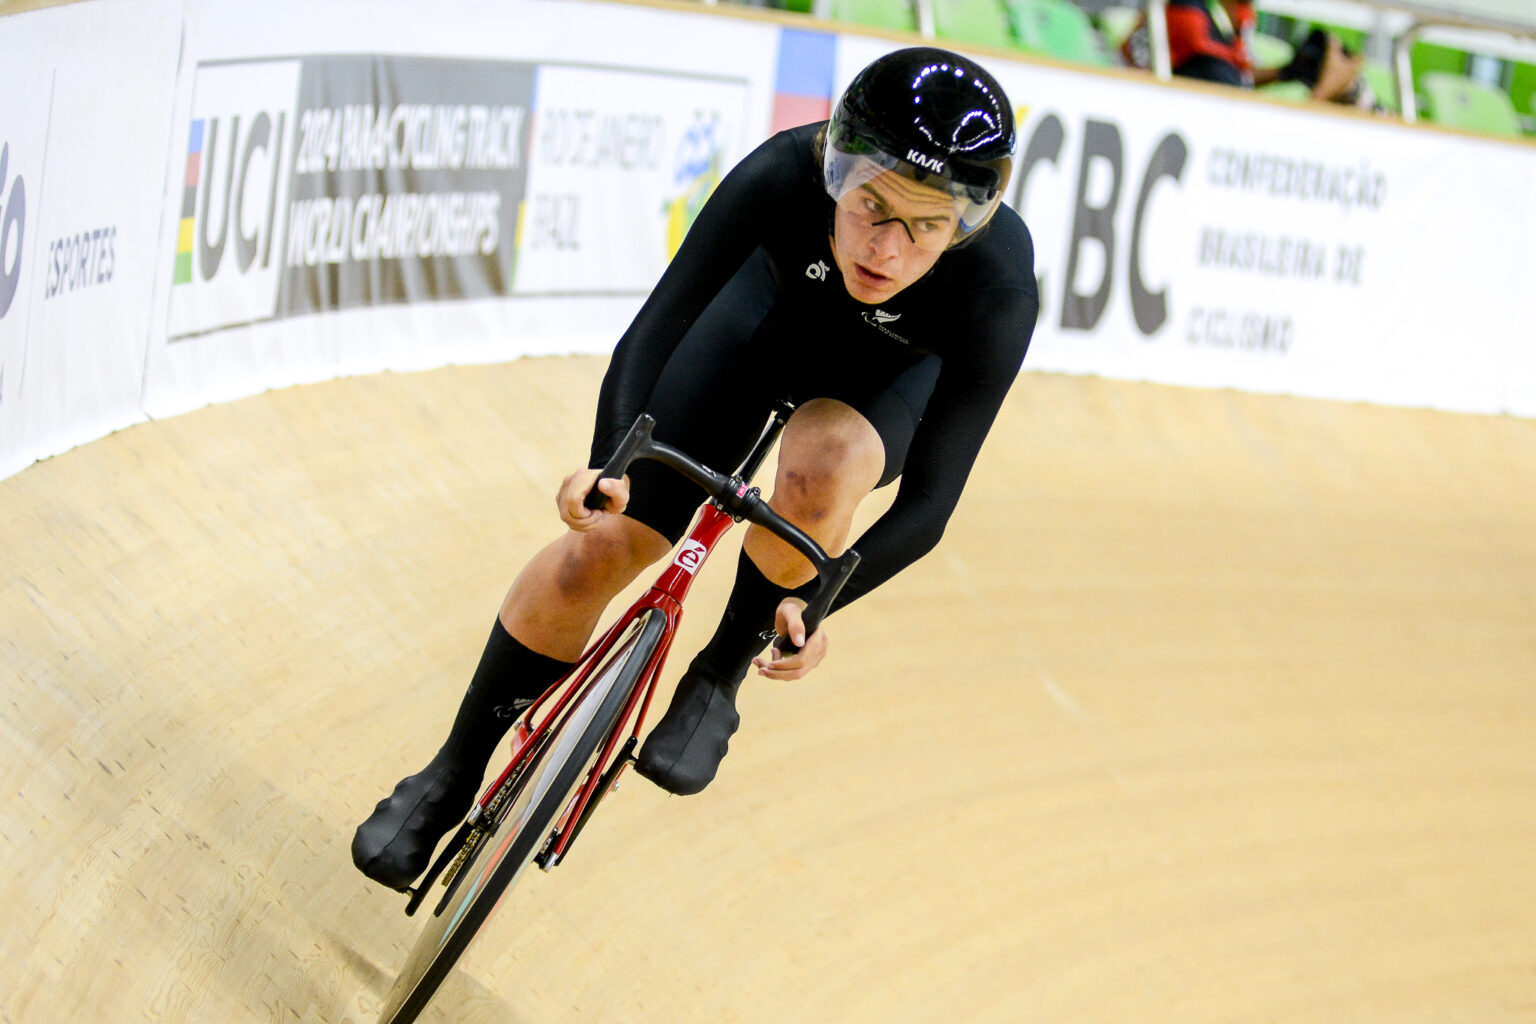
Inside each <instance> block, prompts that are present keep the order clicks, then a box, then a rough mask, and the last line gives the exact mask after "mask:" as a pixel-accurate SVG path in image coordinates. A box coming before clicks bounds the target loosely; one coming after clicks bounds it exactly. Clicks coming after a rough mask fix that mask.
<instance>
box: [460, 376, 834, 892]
mask: <svg viewBox="0 0 1536 1024" xmlns="http://www.w3.org/2000/svg"><path fill="white" fill-rule="evenodd" d="M793 408H794V407H793V406H792V405H790V404H789V403H787V402H786V403H780V404H779V405H778V406H777V407H776V408H775V410H774V415H773V419H772V420H771V421H770V422H769V424H768V425H767V426H766V427H765V428H764V430H763V433H762V435H761V436H760V437H759V438H758V441H757V444H756V445H755V446H754V447H753V449H752V453H751V454H750V455H748V456H747V458H746V461H744V462H743V463H742V466H741V468H740V470H738V474H739V475H737V476H732V477H728V478H727V477H724V476H722V475H720V474H717V473H715V472H714V471H713V470H710V469H708V468H707V467H704V466H702V465H700V464H699V463H697V462H694V461H693V460H692V459H690V458H688V457H687V456H686V455H683V454H682V453H681V452H678V451H677V450H676V449H673V448H669V447H668V446H666V445H663V444H659V443H657V442H654V441H652V440H651V438H650V432H651V428H652V426H654V421H653V420H651V418H650V417H649V416H642V417H640V419H639V420H637V421H636V423H635V426H634V427H633V428H632V429H631V430H630V432H629V435H628V436H627V437H626V438H625V439H624V442H623V443H622V444H621V445H620V447H619V453H618V454H617V455H615V456H614V458H613V460H612V461H610V463H609V464H608V465H607V466H606V467H604V469H603V472H602V475H603V476H604V477H618V476H622V475H623V473H624V472H625V471H626V470H627V469H628V466H629V463H630V462H631V461H632V460H634V459H635V458H654V459H658V460H660V461H662V462H664V463H666V464H667V465H669V466H671V467H672V468H673V469H675V470H677V471H678V472H680V473H682V474H683V475H685V476H687V477H688V478H689V479H691V480H693V481H694V482H695V483H698V484H699V485H700V486H701V487H704V489H705V491H706V492H707V493H708V494H709V495H710V497H709V499H708V500H707V501H706V502H705V503H704V507H703V510H702V511H701V512H700V513H699V517H698V520H697V521H696V522H695V523H694V526H693V529H692V530H690V531H689V533H688V536H687V537H686V538H684V540H683V542H682V544H681V545H679V546H678V548H677V551H676V553H675V554H674V555H673V557H672V561H671V564H669V565H668V566H667V568H666V569H664V570H663V571H662V573H661V575H660V576H659V577H658V578H657V580H656V582H655V583H654V584H652V586H651V588H650V590H648V591H647V592H646V593H645V594H644V595H643V596H642V597H641V598H640V599H639V600H637V601H636V602H635V603H634V604H633V605H631V606H630V607H629V610H628V611H626V612H625V613H624V614H623V615H622V616H620V617H619V620H618V621H617V622H615V623H614V624H613V626H611V627H610V628H609V629H608V630H607V631H606V632H605V633H603V635H602V637H600V638H599V639H598V641H597V642H596V643H594V644H592V646H591V647H589V648H588V649H587V650H586V652H585V653H583V654H582V656H581V659H580V660H579V661H578V662H577V663H576V665H575V666H573V667H572V669H571V671H570V672H569V673H567V674H566V675H565V676H564V677H563V678H562V679H561V680H560V681H559V682H557V683H555V684H554V685H553V686H551V687H550V688H549V689H548V690H546V691H545V692H544V693H543V694H542V695H541V696H540V697H539V698H538V700H536V701H534V703H533V705H532V706H531V707H530V708H529V709H528V710H527V711H526V712H524V714H523V715H522V716H521V717H520V719H519V722H518V735H517V739H516V741H515V744H514V748H513V752H512V763H511V764H509V765H508V766H507V768H506V770H505V771H503V772H502V773H501V775H500V776H499V777H498V778H497V780H496V782H495V784H494V785H492V786H491V787H490V788H489V789H488V790H486V792H485V795H484V796H482V797H481V798H480V803H479V805H478V806H477V807H476V808H475V810H474V812H473V814H472V815H471V822H473V821H475V820H478V819H479V818H480V817H481V816H482V815H484V814H487V813H489V810H490V803H491V801H492V800H493V799H494V798H495V794H497V793H498V792H500V791H501V789H502V787H503V786H504V785H505V784H506V783H507V781H508V780H509V779H510V778H511V776H512V775H513V774H514V773H515V772H516V771H517V770H518V769H519V768H520V767H521V766H522V765H523V764H524V762H526V761H527V760H528V758H529V757H530V756H532V752H533V751H535V750H537V749H538V746H539V743H540V742H541V741H542V740H543V739H544V737H545V736H546V735H547V734H548V733H549V731H550V730H551V729H552V728H553V727H554V724H555V723H556V722H557V721H559V720H560V716H561V715H563V714H564V713H565V711H566V709H567V708H568V707H570V705H571V702H572V701H574V700H575V699H576V698H577V697H578V695H580V694H582V693H584V692H585V691H586V689H587V684H588V682H589V680H590V678H591V676H592V673H593V670H594V669H595V668H596V666H597V665H599V664H601V663H602V662H603V660H604V659H605V658H606V657H607V656H608V654H609V653H610V652H611V651H612V650H613V648H614V646H615V645H616V644H618V643H619V642H620V640H621V639H622V638H623V637H624V636H625V635H626V633H627V632H628V631H629V629H630V627H631V626H633V625H634V623H635V622H636V621H637V620H638V619H639V618H640V617H641V616H643V615H646V614H648V613H649V612H651V611H653V610H654V611H658V612H660V613H661V615H662V617H663V620H664V629H663V631H662V636H661V641H660V643H658V644H657V645H656V649H655V650H654V651H652V652H651V653H650V655H649V657H648V658H647V660H646V664H645V665H644V667H643V668H642V671H641V674H640V678H639V681H638V682H637V683H636V685H635V687H634V689H633V690H631V692H630V695H629V698H628V700H627V701H626V702H625V704H624V709H623V711H622V712H621V713H620V715H619V718H618V722H617V723H616V724H615V726H614V728H613V730H612V732H611V733H610V734H609V736H608V737H607V739H606V740H605V741H604V744H603V748H602V750H601V751H600V752H599V754H598V757H597V760H596V761H595V762H594V763H593V766H592V770H591V771H590V772H589V773H588V775H587V778H586V779H585V781H583V783H582V785H581V789H580V790H579V791H578V792H577V794H576V796H575V798H574V799H572V801H571V802H570V804H569V805H568V807H567V808H566V810H565V812H564V814H563V816H562V817H561V819H560V822H559V824H558V826H557V828H556V830H555V835H554V841H553V843H552V844H551V845H550V847H549V848H548V849H547V850H545V851H543V852H542V853H541V854H540V855H539V857H538V861H539V863H540V865H541V866H542V867H543V868H544V869H545V870H546V871H547V870H549V869H550V868H552V867H554V866H555V865H556V864H557V863H559V861H560V859H561V858H562V857H563V856H564V855H565V852H566V850H567V849H568V848H569V847H570V844H571V842H572V841H573V840H574V839H575V836H576V835H577V834H578V833H579V832H580V831H581V826H582V824H583V823H584V822H585V821H586V818H587V815H588V814H589V813H590V811H591V808H592V807H593V806H595V802H596V801H597V800H598V799H599V798H600V797H601V795H602V792H603V791H606V790H607V789H611V788H612V786H613V784H614V783H615V782H616V781H617V779H618V776H619V774H620V773H621V772H622V771H623V770H624V766H625V765H626V764H628V763H629V762H630V761H631V760H632V757H631V753H630V752H631V751H632V750H633V748H634V746H635V745H636V744H637V743H638V742H639V739H640V729H641V728H642V726H643V725H644V724H645V715H646V712H647V711H649V710H650V706H651V699H652V698H653V697H654V696H655V692H656V682H657V680H658V679H659V678H660V677H661V670H662V668H663V667H664V666H665V664H666V660H667V654H668V652H669V651H670V650H671V648H672V641H673V639H674V638H675V637H676V635H677V627H678V624H679V623H680V622H681V621H682V616H683V600H684V598H686V597H687V596H688V591H689V590H690V589H691V588H692V587H693V581H694V578H695V577H696V576H697V575H698V572H699V569H700V568H702V567H703V565H704V562H705V561H706V560H707V559H708V558H709V556H710V553H711V552H713V551H714V549H715V545H716V544H718V543H719V542H720V538H722V537H724V536H725V534H726V533H727V532H728V531H729V530H730V528H731V527H732V525H734V524H735V523H737V522H739V521H741V520H742V519H748V520H750V521H752V522H754V523H760V524H762V525H763V526H765V527H767V528H768V529H770V530H771V531H773V532H774V533H775V534H777V535H778V536H779V537H781V538H782V539H783V540H785V542H786V543H789V544H790V545H791V546H792V547H794V548H795V549H796V550H798V551H800V552H801V553H802V554H804V555H805V556H806V557H807V558H808V559H809V560H810V561H811V564H812V565H813V566H815V568H816V572H817V575H818V576H819V577H820V578H821V580H822V586H821V587H820V589H819V590H818V591H817V593H816V595H815V596H814V597H813V598H812V599H811V602H810V604H809V605H808V606H807V607H806V609H805V612H804V622H805V627H806V631H807V633H810V632H814V631H815V629H816V627H817V625H818V624H819V622H820V620H821V618H822V617H823V616H824V615H825V614H826V613H827V611H828V610H829V608H830V607H831V603H832V600H833V598H834V597H835V596H836V594H837V592H838V590H839V589H840V588H841V587H842V585H843V583H845V582H846V581H847V579H848V577H849V576H850V575H851V574H852V572H853V569H854V567H855V566H857V565H858V561H859V556H858V554H857V553H856V552H855V551H853V550H852V549H850V550H848V551H845V552H844V553H843V554H842V555H841V556H839V557H838V558H831V557H829V556H828V555H827V554H826V552H825V551H823V550H822V549H821V547H820V545H818V544H817V543H816V542H815V541H814V540H813V539H812V538H811V537H809V536H808V535H806V534H805V533H803V532H802V531H801V530H799V529H798V528H797V527H795V526H794V525H793V524H791V523H789V522H787V521H786V520H784V519H783V518H781V517H780V516H779V515H778V514H777V513H775V512H773V510H772V509H770V508H769V507H768V505H767V503H766V502H764V501H762V500H761V499H760V498H759V497H758V494H757V489H756V488H754V487H752V486H751V485H750V484H749V483H748V482H747V480H749V479H750V478H751V477H752V476H753V475H754V474H755V473H756V472H757V470H758V468H759V467H760V466H761V465H762V463H763V461H764V460H765V459H766V458H767V455H768V452H769V450H770V449H771V448H772V446H773V443H774V441H775V440H776V439H777V437H778V435H779V432H780V431H781V430H782V429H783V427H784V424H785V423H786V422H787V421H788V418H789V414H790V412H791V411H792V410H793ZM744 478H745V479H744ZM604 500H606V499H604V497H603V495H602V494H601V492H599V491H598V490H597V489H596V488H593V491H592V494H591V495H589V496H588V505H589V507H599V506H600V505H601V503H602V502H603V501H604ZM556 694H559V696H558V698H556V697H555V695H556ZM552 698H553V705H552V706H550V707H548V709H547V710H546V711H545V713H544V715H543V717H542V719H541V720H540V721H539V724H538V726H537V727H535V728H534V729H533V730H532V731H531V732H530V731H529V730H528V728H527V723H529V722H532V721H533V719H534V717H535V714H536V712H538V711H539V710H540V709H541V708H544V707H545V706H546V705H549V704H550V701H551V699H552ZM637 709H638V710H637ZM631 717H633V719H634V724H633V726H631V728H630V729H629V738H628V740H627V741H624V751H623V752H622V753H618V751H619V747H620V742H621V741H620V737H621V736H622V735H623V733H624V731H625V729H624V726H625V723H626V722H628V721H629V720H630V718H631ZM616 755H617V760H615V757H616Z"/></svg>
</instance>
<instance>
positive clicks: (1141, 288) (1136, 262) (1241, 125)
mask: <svg viewBox="0 0 1536 1024" xmlns="http://www.w3.org/2000/svg"><path fill="white" fill-rule="evenodd" d="M886 49H889V46H888V45H887V44H876V43H874V42H873V41H868V40H856V39H844V40H843V45H842V46H841V47H840V49H839V55H838V76H837V81H838V87H839V88H840V87H841V85H842V84H843V83H845V82H846V81H847V80H848V79H849V78H851V77H852V75H853V74H854V73H855V72H856V71H857V70H858V68H860V67H862V66H863V65H864V64H865V63H867V62H868V61H869V60H872V59H874V57H876V56H878V55H879V53H881V52H884V50H886ZM987 64H988V67H989V68H991V69H992V70H993V71H994V73H995V74H996V75H997V76H998V78H999V80H1000V81H1001V82H1002V84H1003V86H1004V88H1005V89H1006V90H1007V92H1008V94H1009V97H1010V99H1011V100H1012V101H1013V103H1014V104H1015V106H1016V108H1017V110H1018V115H1019V125H1020V143H1019V153H1018V157H1017V161H1016V163H1015V169H1014V178H1013V181H1012V183H1011V185H1010V189H1009V195H1008V197H1007V199H1008V202H1009V203H1010V204H1011V205H1012V206H1013V207H1014V208H1015V209H1017V210H1018V211H1019V212H1020V213H1021V214H1022V215H1023V217H1024V219H1025V222H1026V223H1027V224H1028V225H1029V227H1030V230H1031V233H1032V235H1033V237H1034V243H1035V269H1036V274H1037V277H1038V279H1039V282H1040V293H1041V317H1040V322H1039V325H1038V327H1037V329H1036V332H1035V339H1034V342H1033V344H1032V347H1031V352H1030V355H1029V357H1028V359H1027V361H1026V364H1025V365H1026V367H1027V368H1031V369H1036V370H1041V369H1044V370H1061V371H1067V372H1072V373H1094V374H1103V375H1105V376H1112V377H1123V378H1131V379H1145V380H1154V381H1161V382H1165V383H1173V384H1184V385H1193V386H1201V387H1235V388H1241V389H1245V390H1253V391H1274V392H1287V393H1292V394H1298V395H1306V396H1312V397H1326V398H1340V399H1353V400H1361V399H1363V400H1366V401H1374V402H1382V403H1388V404H1404V405H1419V406H1430V407H1438V408H1446V409H1457V410H1465V411H1481V412H1491V411H1498V410H1508V411H1516V412H1522V411H1523V412H1524V413H1525V414H1527V415H1529V414H1532V413H1536V390H1533V389H1536V385H1533V382H1532V380H1531V376H1530V373H1529V371H1530V369H1531V368H1532V366H1533V363H1532V357H1531V356H1530V355H1529V350H1530V347H1531V346H1530V345H1529V344H1528V339H1529V337H1530V335H1531V331H1530V327H1529V324H1530V316H1531V314H1530V310H1529V306H1528V304H1526V303H1525V302H1523V301H1522V300H1521V299H1520V296H1522V295H1524V294H1526V293H1527V292H1528V289H1529V281H1530V280H1532V279H1533V275H1536V259H1533V257H1532V244H1531V239H1532V238H1533V237H1536V236H1533V235H1532V226H1533V224H1536V190H1532V189H1531V187H1530V184H1529V183H1530V182H1531V181H1536V149H1530V148H1524V147H1519V146H1513V145H1509V144H1505V143H1498V142H1493V141H1487V142H1485V141H1481V140H1475V139H1464V138H1454V137H1451V136H1448V135H1444V134H1439V133H1435V132H1431V131H1407V130H1404V129H1403V128H1402V126H1401V125H1394V124H1391V123H1387V122H1384V121H1373V120H1370V119H1366V118H1352V117H1342V116H1340V117H1333V116H1319V115H1318V114H1317V113H1315V112H1311V111H1307V110H1302V109H1294V108H1291V107H1287V106H1284V105H1279V104H1264V103H1260V102H1257V101H1253V100H1251V99H1250V100H1245V101H1239V102H1233V99H1234V97H1229V96H1226V95H1222V94H1221V93H1220V92H1217V91H1212V90H1199V89H1188V88H1185V89H1179V88H1172V89H1168V88H1158V87H1155V86H1151V85H1149V84H1148V83H1144V82H1141V81H1139V80H1128V81H1125V82H1122V81H1119V80H1117V79H1116V78H1114V77H1111V76H1106V75H1101V74H1091V73H1086V72H1075V71H1072V70H1068V69H1059V68H1045V67H1035V66H1032V65H1028V64H1024V63H1020V62H1011V61H1007V60H989V61H988V62H987ZM1471 182H1477V186H1476V187H1468V183H1471ZM1522 182H1524V184H1522ZM1522 279H1523V280H1522ZM1521 367H1523V368H1524V369H1525V371H1526V372H1525V373H1523V374H1522V373H1520V372H1514V373H1511V371H1512V370H1518V369H1519V368H1521Z"/></svg>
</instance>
